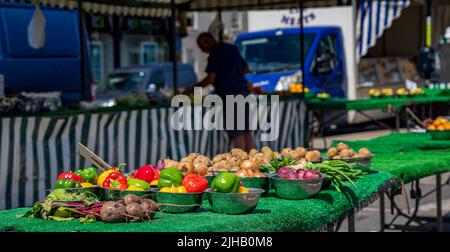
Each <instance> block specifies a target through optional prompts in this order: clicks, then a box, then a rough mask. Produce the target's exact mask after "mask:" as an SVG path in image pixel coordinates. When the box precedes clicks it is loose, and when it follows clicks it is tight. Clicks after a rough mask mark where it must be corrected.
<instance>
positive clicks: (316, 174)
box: [303, 170, 322, 179]
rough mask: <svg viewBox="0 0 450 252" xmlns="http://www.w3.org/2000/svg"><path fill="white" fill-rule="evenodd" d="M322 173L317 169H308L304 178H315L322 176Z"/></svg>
mask: <svg viewBox="0 0 450 252" xmlns="http://www.w3.org/2000/svg"><path fill="white" fill-rule="evenodd" d="M321 176H322V174H321V173H320V172H319V171H317V170H307V171H305V173H304V174H303V179H314V178H319V177H321Z"/></svg>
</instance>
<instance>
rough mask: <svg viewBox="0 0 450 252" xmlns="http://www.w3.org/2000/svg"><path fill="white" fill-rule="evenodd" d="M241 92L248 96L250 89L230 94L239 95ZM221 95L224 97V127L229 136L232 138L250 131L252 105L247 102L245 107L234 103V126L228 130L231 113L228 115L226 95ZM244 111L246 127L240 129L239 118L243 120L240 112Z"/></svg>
mask: <svg viewBox="0 0 450 252" xmlns="http://www.w3.org/2000/svg"><path fill="white" fill-rule="evenodd" d="M239 94H240V95H243V96H244V97H246V96H247V95H249V94H250V93H249V92H248V91H243V92H239V93H235V94H229V95H239ZM220 97H221V98H222V101H223V127H224V129H225V132H226V133H227V135H228V137H229V138H230V139H233V138H235V137H237V136H239V135H242V134H244V133H247V132H250V131H251V129H250V105H249V104H248V103H245V106H244V107H245V108H244V107H243V106H238V105H237V104H235V105H234V113H233V122H234V127H233V129H231V130H227V119H228V121H229V120H230V116H231V115H230V116H228V117H227V109H226V96H225V95H220ZM243 111H245V115H244V117H243V118H244V120H245V122H244V129H241V130H239V129H238V120H242V117H241V116H238V113H242V112H243Z"/></svg>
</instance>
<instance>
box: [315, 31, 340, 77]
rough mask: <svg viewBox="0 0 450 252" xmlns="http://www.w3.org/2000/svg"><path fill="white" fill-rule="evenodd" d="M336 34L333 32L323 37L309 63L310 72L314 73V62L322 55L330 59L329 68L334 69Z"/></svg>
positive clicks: (335, 61)
mask: <svg viewBox="0 0 450 252" xmlns="http://www.w3.org/2000/svg"><path fill="white" fill-rule="evenodd" d="M337 48H338V47H337V36H336V35H335V34H332V35H327V36H325V37H323V38H322V39H321V40H320V42H319V46H318V47H317V50H316V52H315V55H314V60H313V62H312V64H311V68H310V72H311V73H312V74H315V68H316V63H317V62H318V61H320V60H321V58H323V57H327V58H328V60H329V61H330V66H331V69H334V68H335V66H336V63H337V59H336V55H337Z"/></svg>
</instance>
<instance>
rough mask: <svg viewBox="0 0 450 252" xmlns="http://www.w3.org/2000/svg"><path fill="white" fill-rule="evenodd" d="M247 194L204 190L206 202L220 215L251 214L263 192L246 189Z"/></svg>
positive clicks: (255, 189)
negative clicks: (206, 197)
mask: <svg viewBox="0 0 450 252" xmlns="http://www.w3.org/2000/svg"><path fill="white" fill-rule="evenodd" d="M248 190H249V193H220V192H213V191H212V190H211V189H210V188H208V189H206V194H207V195H208V201H209V204H210V205H211V207H212V209H213V210H214V211H215V212H217V213H221V214H247V213H251V212H253V210H255V208H256V206H257V205H258V202H259V198H260V197H261V194H262V193H264V190H262V189H257V188H248Z"/></svg>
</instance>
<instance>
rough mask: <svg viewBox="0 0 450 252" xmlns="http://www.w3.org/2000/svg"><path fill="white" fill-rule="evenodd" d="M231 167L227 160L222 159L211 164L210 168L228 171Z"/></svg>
mask: <svg viewBox="0 0 450 252" xmlns="http://www.w3.org/2000/svg"><path fill="white" fill-rule="evenodd" d="M230 169H231V166H230V165H229V164H228V162H227V161H225V160H222V161H219V162H217V163H215V164H213V165H212V167H211V170H213V171H228V170H230Z"/></svg>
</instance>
